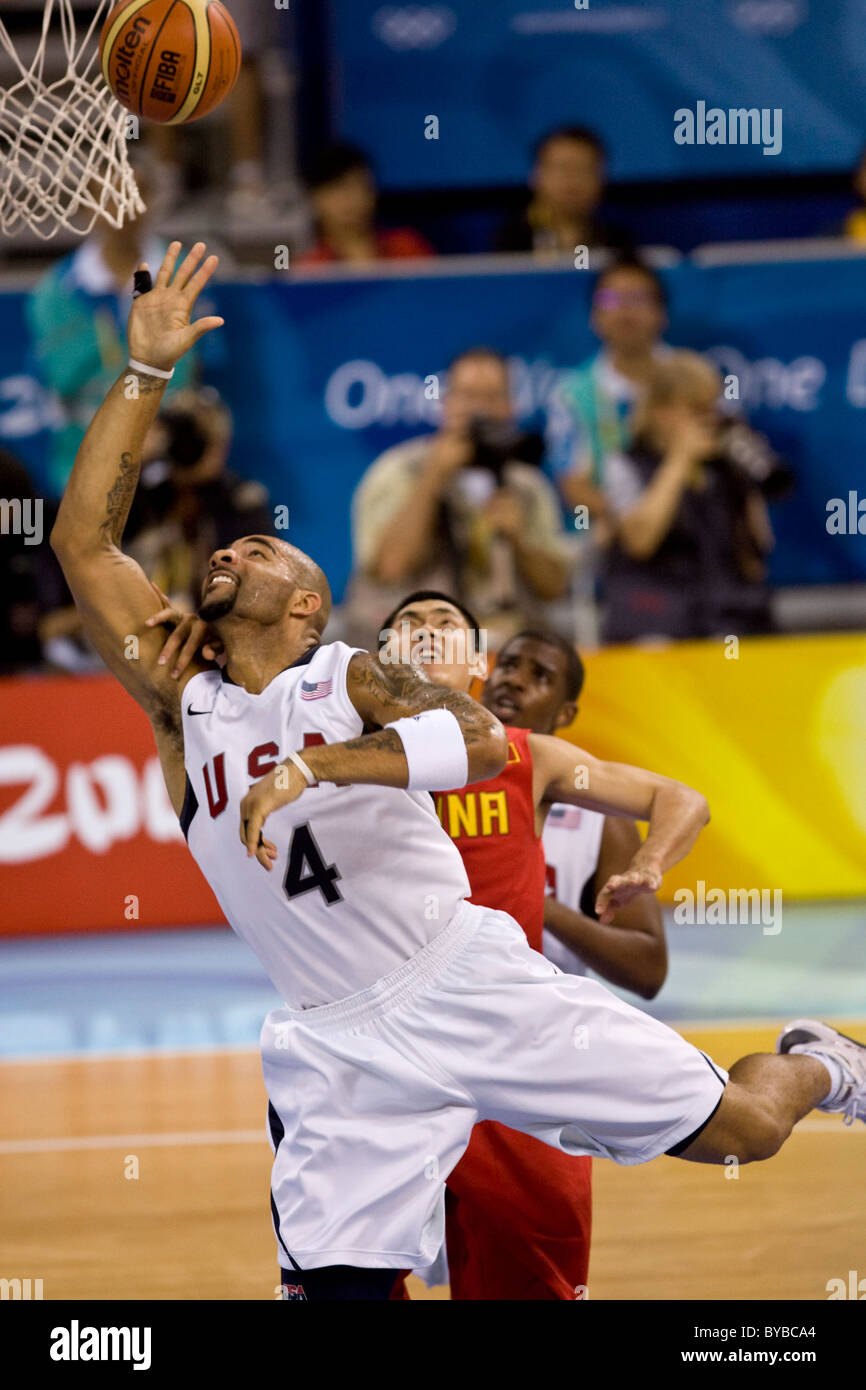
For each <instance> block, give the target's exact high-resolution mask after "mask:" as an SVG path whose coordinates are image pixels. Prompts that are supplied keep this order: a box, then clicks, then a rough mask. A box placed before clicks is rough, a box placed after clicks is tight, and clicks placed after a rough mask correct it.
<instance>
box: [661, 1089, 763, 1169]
mask: <svg viewBox="0 0 866 1390" xmlns="http://www.w3.org/2000/svg"><path fill="white" fill-rule="evenodd" d="M789 1132H790V1131H789V1129H788V1126H787V1125H786V1124H785V1123H784V1121H783V1120H782V1119H781V1118H780V1117H779V1116H778V1115H775V1114H774V1113H773V1112H772V1110H770V1109H768V1108H767V1106H766V1105H764V1104H763V1103H761V1102H759V1101H757V1100H756V1099H755V1097H754V1096H753V1095H752V1094H750V1093H749V1092H748V1091H746V1090H745V1089H744V1088H743V1087H742V1086H738V1085H737V1084H736V1082H734V1081H729V1082H728V1084H727V1086H726V1087H725V1093H724V1095H723V1096H722V1101H721V1104H720V1105H719V1108H718V1110H717V1111H716V1113H715V1115H714V1116H713V1118H712V1119H711V1120H710V1122H709V1124H708V1125H707V1126H706V1127H705V1128H704V1129H703V1130H702V1131H701V1133H700V1134H699V1135H698V1136H697V1138H696V1139H695V1141H694V1143H692V1144H690V1145H689V1147H688V1148H687V1149H686V1150H685V1151H684V1152H683V1153H682V1154H681V1157H682V1158H686V1159H690V1160H691V1161H692V1162H697V1163H729V1162H730V1161H731V1159H734V1158H735V1159H736V1160H737V1162H738V1163H758V1162H760V1161H761V1160H763V1159H766V1158H772V1157H773V1155H774V1154H776V1153H778V1152H779V1149H780V1148H781V1147H782V1145H783V1144H784V1142H785V1140H786V1139H787V1137H788V1134H789Z"/></svg>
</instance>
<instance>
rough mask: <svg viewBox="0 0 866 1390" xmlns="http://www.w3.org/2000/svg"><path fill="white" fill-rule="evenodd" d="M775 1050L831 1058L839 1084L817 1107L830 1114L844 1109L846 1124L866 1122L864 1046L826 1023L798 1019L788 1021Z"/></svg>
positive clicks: (809, 1019)
mask: <svg viewBox="0 0 866 1390" xmlns="http://www.w3.org/2000/svg"><path fill="white" fill-rule="evenodd" d="M776 1051H777V1052H792V1053H795V1054H796V1053H807V1054H809V1055H810V1056H813V1057H818V1058H819V1059H820V1058H821V1057H822V1056H826V1057H832V1059H833V1061H834V1062H836V1064H837V1066H838V1067H839V1069H840V1071H841V1073H842V1084H841V1086H838V1087H837V1088H836V1090H835V1091H832V1092H831V1093H830V1095H829V1096H828V1098H827V1099H826V1100H824V1101H822V1102H821V1104H820V1105H819V1106H818V1107H817V1108H818V1109H819V1110H826V1111H829V1112H831V1113H833V1114H836V1113H840V1112H843V1113H844V1115H845V1123H846V1125H850V1124H853V1123H854V1121H855V1120H857V1119H860V1120H862V1121H863V1123H864V1124H866V1046H864V1044H863V1043H860V1042H857V1040H856V1038H849V1037H848V1036H847V1035H846V1034H845V1033H840V1032H839V1031H838V1030H837V1029H836V1028H831V1027H830V1025H829V1023H821V1022H819V1021H818V1019H815V1018H798V1019H796V1020H795V1021H794V1022H793V1023H788V1024H786V1026H785V1027H784V1028H783V1029H782V1031H781V1033H780V1034H779V1036H778V1038H777V1039H776Z"/></svg>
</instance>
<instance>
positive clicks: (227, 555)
mask: <svg viewBox="0 0 866 1390" xmlns="http://www.w3.org/2000/svg"><path fill="white" fill-rule="evenodd" d="M295 588H296V585H295V581H294V570H293V566H292V562H291V559H290V558H289V556H288V555H286V554H285V553H284V552H283V551H281V549H280V544H279V541H274V540H269V539H268V538H267V536H245V537H244V539H243V540H240V541H235V542H234V544H233V545H230V546H226V548H225V549H224V550H215V551H214V553H213V555H212V556H211V557H210V562H209V565H208V572H207V574H206V575H205V578H204V581H203V583H202V587H201V603H200V604H199V610H198V614H199V617H200V618H204V620H205V621H206V622H209V623H216V622H219V620H220V619H221V618H225V617H227V616H228V614H229V613H231V614H233V615H234V616H235V617H238V618H251V619H252V620H254V621H257V622H276V621H278V620H279V618H280V617H282V615H283V614H284V613H285V609H286V605H287V603H288V602H289V600H290V599H291V596H292V594H293V593H294V592H295Z"/></svg>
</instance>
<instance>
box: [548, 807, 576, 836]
mask: <svg viewBox="0 0 866 1390" xmlns="http://www.w3.org/2000/svg"><path fill="white" fill-rule="evenodd" d="M550 820H552V821H555V822H556V824H557V825H558V826H559V828H560V830H578V829H579V828H580V821H581V812H580V807H579V806H554V807H552V808H551V812H550Z"/></svg>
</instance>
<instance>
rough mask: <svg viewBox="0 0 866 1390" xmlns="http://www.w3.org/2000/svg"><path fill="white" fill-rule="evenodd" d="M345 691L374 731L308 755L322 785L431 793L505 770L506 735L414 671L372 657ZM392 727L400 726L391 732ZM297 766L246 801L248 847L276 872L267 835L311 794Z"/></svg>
mask: <svg viewBox="0 0 866 1390" xmlns="http://www.w3.org/2000/svg"><path fill="white" fill-rule="evenodd" d="M346 688H347V690H348V693H349V699H350V700H351V701H352V704H353V705H354V707H355V709H356V710H357V711H358V714H359V715H360V716H361V718H362V719H363V721H364V724H365V725H366V726H373V727H372V730H371V732H369V733H363V734H361V735H360V737H359V738H353V739H349V740H348V741H347V742H345V743H330V744H320V745H318V746H317V747H313V748H305V749H304V750H303V763H304V764H305V766H306V768H307V769H308V771H309V773H310V774H311V776H312V778H313V779H314V781H315V782H344V783H346V782H347V783H365V784H367V785H372V786H378V787H403V788H405V787H412V788H413V789H417V790H421V789H426V790H429V791H433V790H439V789H440V788H448V787H457V786H465V785H466V784H467V783H469V782H479V781H483V780H484V779H485V778H487V777H495V776H496V774H497V773H498V772H501V771H502V769H503V767H504V766H505V759H506V757H507V756H508V740H507V737H506V734H505V730H504V729H503V727H502V725H501V724H500V722H499V720H498V719H496V718H495V717H494V716H493V715H492V714H490V713H489V711H488V710H486V709H484V707H483V706H482V705H479V704H478V703H477V702H476V701H475V700H472V699H471V698H470V697H469V696H468V695H463V694H460V693H459V692H457V691H454V690H447V689H445V688H444V687H442V686H438V685H434V684H433V682H432V681H430V680H428V678H427V677H426V676H425V675H424V673H423V672H422V671H421V670H420V669H419V668H417V667H415V666H400V665H396V664H391V663H385V664H383V663H381V662H380V661H379V659H378V657H376V656H373V655H372V654H371V653H369V652H357V653H356V654H355V655H354V656H353V657H352V659H351V661H350V662H349V667H348V671H347V676H346ZM385 725H394V726H395V727H390V728H386V727H384V726H385ZM307 785H308V784H307V781H306V780H305V777H304V774H303V772H302V771H301V770H300V768H299V766H298V765H296V764H295V763H294V762H292V761H287V762H285V763H280V764H279V765H278V766H277V767H276V768H275V769H274V771H273V772H271V773H268V775H267V776H266V777H263V778H262V779H261V781H259V782H255V783H254V784H253V786H252V787H251V788H250V790H249V792H248V793H247V795H246V797H244V800H243V802H242V803H241V827H240V835H241V842H242V843H243V844H244V845H245V846H246V848H247V852H248V853H249V854H255V855H256V857H257V858H258V860H259V862H260V863H261V864H263V865H264V867H265V868H267V869H269V868H270V867H271V864H272V862H273V859H274V856H275V855H276V850H275V848H274V846H273V845H272V844H271V843H270V842H269V841H267V840H265V839H264V838H263V836H262V827H263V825H264V823H265V820H266V819H267V817H268V816H269V815H270V814H271V812H272V811H275V810H277V809H278V808H279V807H280V806H287V805H289V804H290V803H291V802H292V801H296V800H297V798H298V797H299V796H300V795H301V794H302V793H303V792H304V791H305V790H306V787H307Z"/></svg>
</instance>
